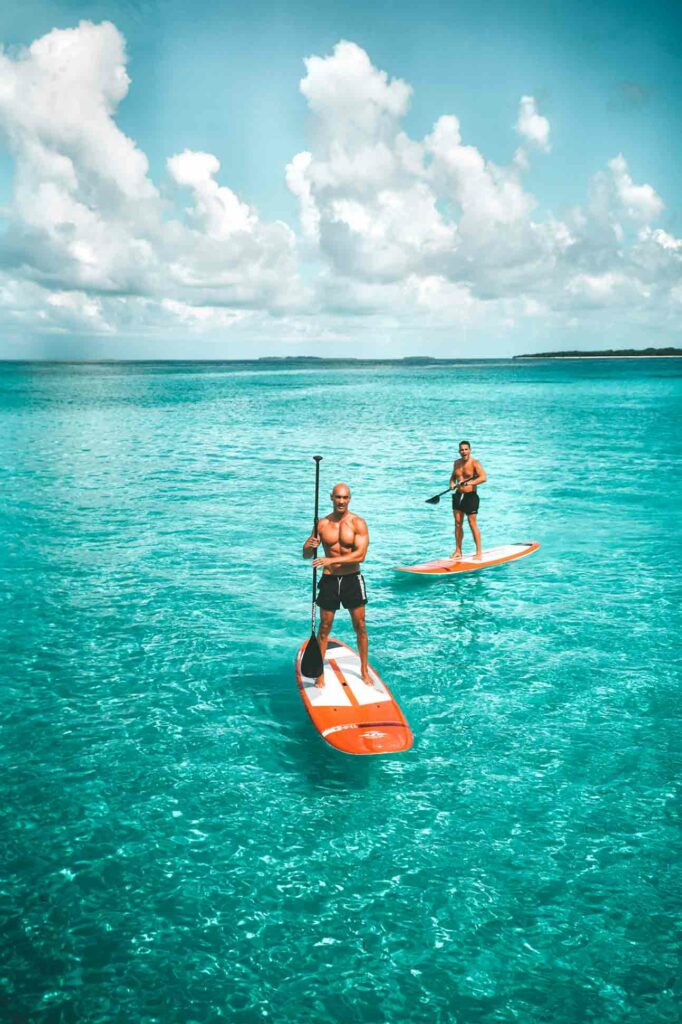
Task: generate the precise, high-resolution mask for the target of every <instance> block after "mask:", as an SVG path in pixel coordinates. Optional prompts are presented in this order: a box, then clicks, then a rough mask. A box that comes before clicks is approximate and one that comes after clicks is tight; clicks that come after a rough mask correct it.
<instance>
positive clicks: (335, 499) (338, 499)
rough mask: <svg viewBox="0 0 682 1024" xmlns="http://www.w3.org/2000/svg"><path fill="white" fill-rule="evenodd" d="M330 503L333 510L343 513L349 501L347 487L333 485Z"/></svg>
mask: <svg viewBox="0 0 682 1024" xmlns="http://www.w3.org/2000/svg"><path fill="white" fill-rule="evenodd" d="M331 497H332V504H333V506H334V511H335V512H339V513H344V512H345V511H346V509H347V508H348V502H349V501H350V491H349V490H348V488H347V487H335V488H334V490H333V491H332V495H331Z"/></svg>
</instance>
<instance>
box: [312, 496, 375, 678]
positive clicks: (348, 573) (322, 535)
mask: <svg viewBox="0 0 682 1024" xmlns="http://www.w3.org/2000/svg"><path fill="white" fill-rule="evenodd" d="M329 497H330V498H331V502H332V505H333V506H334V511H333V512H331V513H330V514H329V515H328V516H325V517H324V519H320V521H319V522H318V524H317V536H315V534H314V533H311V534H310V536H309V537H308V539H307V541H306V542H305V544H304V545H303V557H304V558H312V557H313V554H314V551H315V548H317V547H318V546H319V545H320V543H322V544H323V546H324V550H325V557H324V558H316V559H315V561H314V562H313V565H316V566H317V567H318V568H319V569H323V570H324V571H323V573H322V576H321V577H320V583H319V587H318V591H317V602H316V603H317V606H318V608H319V609H320V628H319V629H318V631H317V639H318V642H319V645H320V651H321V653H322V659H323V660H324V656H325V652H326V650H327V640H328V638H329V634H330V632H331V628H332V623H333V622H334V615H335V613H336V612H337V611H338V610H339V608H340V607H341V605H343V607H344V608H347V609H348V611H349V612H350V617H351V621H352V623H353V628H354V629H355V635H356V637H357V640H358V654H359V655H360V672H361V675H362V678H363V681H364V682H365V683H367V685H368V686H374V683H373V682H372V679H371V677H370V674H369V670H368V668H367V629H366V626H365V605H366V604H367V591H366V590H365V581H364V578H363V576H362V573H361V572H360V563H361V562H364V560H365V556H366V555H367V548H368V547H369V532H368V530H367V523H366V522H365V520H364V519H362V518H361V517H360V516H356V515H354V513H353V512H351V511H350V509H349V508H348V505H349V503H350V488H349V487H348V485H347V484H336V486H335V487H334V490H333V491H332V492H331V494H330V495H329ZM315 685H316V686H320V687H321V686H324V674H322V675H321V676H319V677H318V679H316V681H315Z"/></svg>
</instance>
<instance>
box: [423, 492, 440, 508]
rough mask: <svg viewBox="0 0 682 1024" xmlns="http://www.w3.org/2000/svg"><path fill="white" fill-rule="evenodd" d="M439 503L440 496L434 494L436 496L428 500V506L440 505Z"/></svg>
mask: <svg viewBox="0 0 682 1024" xmlns="http://www.w3.org/2000/svg"><path fill="white" fill-rule="evenodd" d="M439 502H440V494H434V496H433V497H432V498H427V499H426V504H427V505H438V503H439Z"/></svg>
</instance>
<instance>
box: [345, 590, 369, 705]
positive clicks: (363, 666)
mask: <svg viewBox="0 0 682 1024" xmlns="http://www.w3.org/2000/svg"><path fill="white" fill-rule="evenodd" d="M349 610H350V618H351V622H352V623H353V629H354V630H355V636H356V637H357V641H358V654H359V655H360V675H361V676H362V679H363V682H365V683H367V685H368V686H374V681H373V680H372V677H371V676H370V674H369V668H368V667H367V648H368V643H367V627H366V625H365V606H364V604H363V605H361V606H360V608H351V609H349Z"/></svg>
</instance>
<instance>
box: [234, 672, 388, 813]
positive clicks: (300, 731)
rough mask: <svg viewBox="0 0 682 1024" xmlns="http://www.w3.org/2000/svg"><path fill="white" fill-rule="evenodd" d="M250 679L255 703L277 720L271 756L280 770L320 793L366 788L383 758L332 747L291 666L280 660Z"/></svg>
mask: <svg viewBox="0 0 682 1024" xmlns="http://www.w3.org/2000/svg"><path fill="white" fill-rule="evenodd" d="M249 682H250V685H251V687H252V691H253V694H254V702H255V704H256V706H257V707H258V708H259V709H260V710H261V711H262V712H263V715H264V717H265V718H267V720H268V721H271V722H273V723H276V724H277V726H278V730H277V734H278V738H279V742H278V744H277V746H278V749H277V750H276V751H275V753H274V756H276V757H277V760H278V763H279V765H280V768H281V770H282V771H283V772H287V773H289V774H293V775H298V776H300V777H303V778H305V780H306V782H307V783H308V785H309V787H310V788H311V789H315V790H317V791H318V792H320V793H329V792H345V791H347V790H362V789H366V788H367V786H368V785H369V784H370V783H371V781H372V779H373V778H374V776H375V774H376V770H377V765H376V764H374V762H376V761H385V760H386V758H374V757H354V756H352V755H349V754H343V753H341V752H340V751H338V750H334V748H333V747H331V746H330V745H329V744H328V743H326V742H325V741H324V740H323V739H322V737H321V736H320V735H319V733H318V732H317V730H316V729H315V727H314V725H313V724H312V722H311V721H310V718H309V716H308V713H307V711H306V709H305V706H304V704H303V701H302V699H301V696H300V694H299V691H298V685H297V682H296V674H295V672H294V669H293V665H291V664H289V663H288V662H284V661H279V662H278V663H277V664H276V665H273V671H272V673H269V674H258V675H256V674H253V675H250V676H249Z"/></svg>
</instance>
